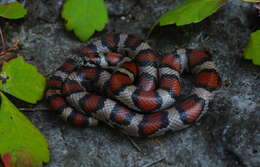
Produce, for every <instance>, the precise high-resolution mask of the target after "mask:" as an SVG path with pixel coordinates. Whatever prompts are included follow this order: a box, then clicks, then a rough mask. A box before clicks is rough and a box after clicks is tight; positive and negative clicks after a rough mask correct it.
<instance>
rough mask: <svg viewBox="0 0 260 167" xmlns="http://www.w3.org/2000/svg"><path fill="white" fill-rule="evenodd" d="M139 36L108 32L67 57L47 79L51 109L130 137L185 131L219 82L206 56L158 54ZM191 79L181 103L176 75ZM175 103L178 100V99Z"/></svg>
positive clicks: (80, 122) (197, 53)
mask: <svg viewBox="0 0 260 167" xmlns="http://www.w3.org/2000/svg"><path fill="white" fill-rule="evenodd" d="M157 59H158V57H157V56H156V54H155V52H154V50H153V49H152V48H151V47H150V46H149V44H148V43H146V42H145V41H143V40H141V39H140V38H138V37H135V36H132V35H127V34H109V35H106V36H105V37H103V38H101V39H98V40H95V41H93V42H91V43H90V44H88V45H87V46H85V47H84V48H82V49H81V50H80V51H79V52H78V53H75V55H73V56H72V57H71V58H68V59H67V60H66V61H65V63H64V64H63V65H62V66H61V67H59V68H58V69H57V70H56V71H55V72H54V73H53V75H52V76H51V77H50V78H49V81H48V89H47V92H46V95H47V99H48V103H49V105H50V108H51V109H52V110H54V111H56V112H57V113H58V114H59V115H60V116H61V117H62V118H63V119H64V120H66V121H68V122H70V123H73V124H76V125H87V126H94V125H97V124H98V122H99V121H102V122H105V123H107V124H109V125H111V126H113V127H118V128H119V129H120V130H121V131H122V132H124V133H125V134H127V135H130V136H142V137H143V136H149V137H150V136H157V135H161V134H164V133H165V132H166V131H169V130H171V131H176V130H180V129H183V128H186V127H188V126H189V125H190V124H191V123H193V122H194V121H196V120H198V119H199V118H200V117H201V116H202V115H203V114H204V113H205V112H206V110H207V106H208V103H209V100H210V99H212V98H213V95H214V91H215V90H217V89H218V88H219V87H220V85H221V79H220V76H219V74H218V73H217V70H216V67H215V65H214V63H213V62H212V61H211V59H210V57H209V56H208V55H207V54H205V53H203V52H201V51H197V50H189V49H178V50H176V51H174V52H172V53H166V54H164V55H162V58H161V60H160V63H158V60H157ZM184 70H186V71H189V72H191V73H192V75H193V76H194V83H193V88H192V91H191V93H190V95H189V96H188V97H186V98H182V99H179V98H178V96H180V91H181V84H180V74H181V73H182V72H183V71H184ZM176 99H177V100H176Z"/></svg>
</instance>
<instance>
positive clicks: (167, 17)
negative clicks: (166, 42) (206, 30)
mask: <svg viewBox="0 0 260 167" xmlns="http://www.w3.org/2000/svg"><path fill="white" fill-rule="evenodd" d="M227 1H228V0H186V1H185V2H184V3H182V4H181V5H180V6H178V7H177V8H175V9H172V10H170V11H168V12H166V13H165V14H163V15H162V16H161V17H160V19H159V21H158V22H159V24H160V26H165V25H169V24H176V25H177V26H180V25H186V24H190V23H197V22H200V21H201V20H203V19H205V18H206V17H208V16H210V15H211V14H213V13H214V12H216V11H217V10H218V9H219V8H220V7H221V6H222V5H224V4H225V3H226V2H227Z"/></svg>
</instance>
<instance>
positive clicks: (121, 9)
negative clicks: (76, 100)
mask: <svg viewBox="0 0 260 167" xmlns="http://www.w3.org/2000/svg"><path fill="white" fill-rule="evenodd" d="M63 2H64V1H63V0H59V1H50V0H47V1H43V0H33V1H32V0H29V1H27V3H26V6H27V8H28V11H29V12H28V16H27V17H26V18H25V19H23V20H22V21H19V22H17V21H10V22H8V23H6V24H5V25H4V31H5V33H6V36H7V39H8V43H9V44H11V43H12V42H13V41H14V40H20V44H21V49H20V50H19V55H20V56H23V57H25V58H26V59H27V61H28V62H30V63H32V64H34V65H35V66H37V67H38V69H39V71H40V72H41V73H42V74H44V75H45V76H47V75H48V74H49V73H51V72H52V71H53V70H55V69H56V68H57V67H58V66H59V65H60V64H61V63H62V62H63V61H64V60H65V59H66V58H67V57H69V56H70V52H71V50H72V49H75V48H78V47H80V46H83V45H84V44H83V43H81V42H79V41H78V40H77V39H76V38H75V37H74V36H73V35H72V33H71V32H67V31H66V30H65V29H64V25H63V20H62V19H61V18H60V10H61V8H62V3H63ZM180 2H182V1H179V0H178V1H174V0H165V1H158V0H152V1H151V0H149V1H148V0H141V1H133V0H132V1H131V0H127V1H122V0H113V1H106V3H107V6H108V9H109V13H110V22H109V24H108V25H107V27H106V29H105V30H104V31H103V32H101V33H97V34H96V35H95V37H98V36H100V35H101V34H105V32H127V33H133V34H136V35H139V36H141V37H145V36H146V33H147V31H148V30H149V28H150V27H151V26H152V24H153V23H154V22H155V21H156V20H157V19H158V18H159V16H160V15H161V14H162V13H164V12H165V11H167V10H169V9H171V8H173V7H175V6H176V5H177V4H179V3H180ZM257 21H258V23H259V18H257V12H256V11H255V10H253V8H252V5H251V4H249V3H244V2H240V1H230V2H229V3H227V4H226V5H225V6H224V7H222V8H221V9H220V10H219V11H218V12H217V13H215V14H213V15H212V16H210V17H208V18H207V19H205V20H204V21H202V22H200V23H197V24H191V25H187V26H182V27H176V26H167V27H161V28H159V27H157V28H156V29H155V30H154V31H153V33H152V34H151V36H150V38H148V41H149V42H150V43H151V45H152V46H154V47H155V48H156V49H157V50H158V52H159V53H162V52H165V51H172V50H173V49H175V48H178V47H190V48H198V49H202V50H206V51H207V52H209V53H210V54H211V55H212V56H213V59H214V62H215V63H216V64H217V67H218V68H219V71H220V73H221V76H222V79H223V88H222V89H221V90H220V91H218V93H217V94H216V97H215V99H214V100H213V101H212V103H211V104H210V106H209V111H208V113H207V114H206V115H205V116H204V117H203V118H202V119H201V121H200V122H198V123H197V124H195V125H193V126H192V127H191V128H189V129H186V130H183V131H180V132H177V133H168V134H167V135H165V136H162V137H158V138H154V139H137V138H133V139H130V138H128V137H126V136H124V135H122V134H120V133H119V132H118V131H117V130H116V129H111V128H110V127H108V126H106V125H100V126H98V127H94V128H76V127H72V126H70V125H66V124H65V123H64V122H63V121H61V120H60V119H59V118H57V117H56V115H55V114H54V113H52V112H50V111H38V112H33V113H26V115H27V116H28V117H29V118H30V119H31V120H32V122H33V123H34V124H35V125H36V126H37V127H38V128H39V129H40V130H41V131H42V133H43V134H44V135H45V136H46V138H47V140H48V142H49V149H50V152H51V161H50V163H48V164H46V165H45V166H46V167H85V166H113V167H116V166H120V167H121V166H129V167H139V166H146V167H148V166H156V167H157V166H158V167H159V166H175V167H186V166H194V167H200V166H209V167H220V166H223V167H244V166H248V167H258V166H260V148H259V146H260V131H259V122H260V120H259V110H260V93H259V92H260V87H259V85H260V67H257V66H254V65H253V64H252V63H251V62H250V61H247V60H244V59H243V58H242V53H243V48H244V47H245V46H246V43H247V41H248V39H249V34H250V32H252V31H254V30H255V29H256V28H257V26H258V28H259V25H257ZM39 107H46V103H45V102H41V103H40V104H39V105H37V106H35V108H39ZM133 142H134V143H136V144H137V145H138V149H141V152H140V151H138V149H137V148H136V147H135V146H134V145H133V144H132V143H133Z"/></svg>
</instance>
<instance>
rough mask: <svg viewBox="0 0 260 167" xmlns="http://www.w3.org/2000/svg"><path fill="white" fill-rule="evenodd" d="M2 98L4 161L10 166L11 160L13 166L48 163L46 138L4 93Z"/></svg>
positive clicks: (0, 142) (0, 125)
mask: <svg viewBox="0 0 260 167" xmlns="http://www.w3.org/2000/svg"><path fill="white" fill-rule="evenodd" d="M0 97H1V106H0V154H1V155H2V161H3V162H6V163H8V164H10V159H11V164H13V163H14V164H17V163H19V164H25V163H27V164H28V163H31V164H34V166H32V167H38V166H39V164H42V162H44V163H46V162H48V161H49V151H48V143H47V141H46V140H45V138H44V136H43V135H42V134H41V133H40V132H39V130H38V129H37V128H36V127H35V126H33V125H32V124H31V122H30V121H29V120H28V119H27V118H26V117H25V116H24V115H23V114H22V113H20V112H19V111H18V109H17V108H16V107H15V106H14V105H13V104H12V103H11V102H10V101H9V100H8V98H7V97H6V96H5V95H4V94H3V93H0ZM21 155H23V157H21ZM5 156H7V157H8V158H7V159H6V160H5V159H4V158H3V157H5ZM4 160H5V161H4ZM8 161H9V162H8ZM35 164H37V165H35ZM20 166H22V165H20ZM28 167H29V166H28Z"/></svg>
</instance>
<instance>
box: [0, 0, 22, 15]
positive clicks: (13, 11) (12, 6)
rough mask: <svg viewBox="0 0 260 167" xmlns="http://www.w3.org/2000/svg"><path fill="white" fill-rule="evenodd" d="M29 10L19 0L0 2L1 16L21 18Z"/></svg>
mask: <svg viewBox="0 0 260 167" xmlns="http://www.w3.org/2000/svg"><path fill="white" fill-rule="evenodd" d="M26 13H27V11H26V9H24V6H23V5H22V4H20V3H19V2H11V3H7V4H0V16H1V17H4V18H7V19H19V18H22V17H24V16H25V15H26Z"/></svg>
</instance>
